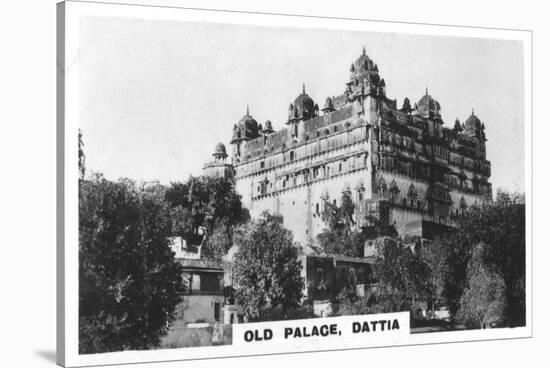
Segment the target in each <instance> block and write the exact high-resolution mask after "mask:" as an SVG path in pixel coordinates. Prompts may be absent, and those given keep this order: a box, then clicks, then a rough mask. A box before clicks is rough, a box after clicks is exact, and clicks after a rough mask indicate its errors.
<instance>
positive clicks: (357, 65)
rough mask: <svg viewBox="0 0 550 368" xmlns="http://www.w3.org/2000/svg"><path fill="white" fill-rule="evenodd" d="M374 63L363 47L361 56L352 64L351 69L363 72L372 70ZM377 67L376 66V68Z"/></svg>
mask: <svg viewBox="0 0 550 368" xmlns="http://www.w3.org/2000/svg"><path fill="white" fill-rule="evenodd" d="M374 67H375V64H374V62H373V61H372V60H371V59H370V58H369V57H368V55H367V50H366V49H365V48H364V47H363V52H362V53H361V56H359V57H358V58H357V60H355V61H354V62H353V64H352V69H353V70H352V71H353V72H365V71H369V70H372V71H374ZM376 69H378V68H376Z"/></svg>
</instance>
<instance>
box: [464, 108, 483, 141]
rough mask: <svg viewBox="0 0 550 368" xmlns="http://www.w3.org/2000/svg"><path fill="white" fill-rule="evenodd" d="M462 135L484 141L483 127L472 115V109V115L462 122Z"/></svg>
mask: <svg viewBox="0 0 550 368" xmlns="http://www.w3.org/2000/svg"><path fill="white" fill-rule="evenodd" d="M464 134H465V135H467V136H470V137H476V138H478V139H480V140H483V141H485V140H486V139H485V126H484V125H483V123H481V120H479V118H478V117H477V116H476V115H475V114H474V110H473V109H472V115H470V116H469V117H468V119H466V121H465V122H464Z"/></svg>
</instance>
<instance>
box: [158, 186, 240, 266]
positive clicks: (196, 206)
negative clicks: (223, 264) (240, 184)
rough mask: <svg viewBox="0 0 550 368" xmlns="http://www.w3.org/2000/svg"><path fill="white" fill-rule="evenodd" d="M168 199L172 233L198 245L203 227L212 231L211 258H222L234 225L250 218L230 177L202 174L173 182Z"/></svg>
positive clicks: (209, 240) (207, 246) (209, 238)
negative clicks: (180, 181) (183, 180)
mask: <svg viewBox="0 0 550 368" xmlns="http://www.w3.org/2000/svg"><path fill="white" fill-rule="evenodd" d="M165 199H166V201H167V202H168V204H169V205H170V207H171V219H172V225H171V228H172V235H173V236H181V237H183V238H184V239H186V241H187V242H188V244H192V245H198V244H199V243H200V242H201V241H202V235H199V234H200V232H199V228H201V227H203V228H204V229H206V233H207V234H208V236H207V241H206V244H205V248H204V253H203V254H204V255H205V256H206V257H209V258H215V259H220V258H222V257H223V255H225V253H226V252H227V250H228V249H229V248H230V247H231V245H232V243H233V229H234V228H235V227H236V226H238V225H240V224H242V223H244V222H246V221H247V220H248V219H249V218H250V215H249V213H248V210H247V209H246V208H244V207H243V206H242V203H241V196H240V195H239V194H237V192H236V191H235V187H234V184H233V182H232V181H231V180H229V179H226V178H212V177H207V176H201V177H190V178H189V179H188V180H187V181H186V182H185V183H179V182H178V183H171V185H170V187H169V188H168V189H167V190H166V193H165Z"/></svg>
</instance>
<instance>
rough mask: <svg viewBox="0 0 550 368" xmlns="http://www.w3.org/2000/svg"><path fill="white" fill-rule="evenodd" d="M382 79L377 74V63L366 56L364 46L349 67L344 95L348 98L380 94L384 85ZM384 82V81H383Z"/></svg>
mask: <svg viewBox="0 0 550 368" xmlns="http://www.w3.org/2000/svg"><path fill="white" fill-rule="evenodd" d="M382 81H383V79H380V76H379V75H378V65H376V64H375V63H374V61H372V60H371V58H369V57H368V55H367V53H366V50H365V48H364V47H363V52H362V53H361V55H360V56H359V57H358V58H357V60H355V61H354V62H353V63H352V64H351V67H350V79H349V82H347V83H346V85H347V86H346V95H347V96H348V98H349V99H350V100H353V99H355V98H356V97H358V96H363V95H368V94H382V95H384V94H385V92H386V86H385V85H381V84H382ZM384 83H385V82H384Z"/></svg>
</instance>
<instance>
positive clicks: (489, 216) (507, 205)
mask: <svg viewBox="0 0 550 368" xmlns="http://www.w3.org/2000/svg"><path fill="white" fill-rule="evenodd" d="M453 241H454V242H455V244H456V245H457V246H461V247H463V248H464V249H466V250H469V255H470V256H471V254H473V253H472V252H473V248H474V247H475V246H476V245H477V244H479V243H483V244H485V247H486V251H484V252H483V262H484V264H485V265H486V266H487V267H488V270H489V271H491V272H494V273H497V274H499V275H501V277H502V278H503V280H504V284H505V300H506V303H505V307H504V308H505V309H504V322H505V323H506V324H507V325H508V326H510V327H513V326H524V325H525V263H526V262H525V261H526V260H525V203H524V196H523V195H522V194H517V193H507V192H504V191H501V190H500V191H498V192H497V199H496V201H495V202H494V203H490V204H486V205H483V206H480V207H477V208H476V207H473V208H471V209H470V211H469V212H468V214H467V216H464V217H463V218H462V219H461V221H460V223H459V226H458V229H457V233H456V236H455V237H454V239H453ZM465 258H468V259H469V257H467V256H466V257H462V259H461V260H460V262H462V264H464V263H467V261H466V262H464V259H465Z"/></svg>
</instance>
